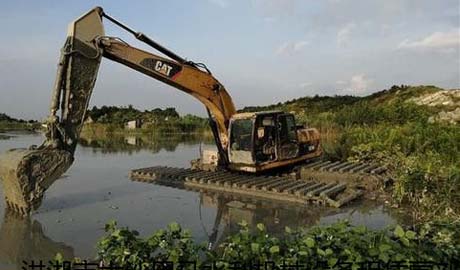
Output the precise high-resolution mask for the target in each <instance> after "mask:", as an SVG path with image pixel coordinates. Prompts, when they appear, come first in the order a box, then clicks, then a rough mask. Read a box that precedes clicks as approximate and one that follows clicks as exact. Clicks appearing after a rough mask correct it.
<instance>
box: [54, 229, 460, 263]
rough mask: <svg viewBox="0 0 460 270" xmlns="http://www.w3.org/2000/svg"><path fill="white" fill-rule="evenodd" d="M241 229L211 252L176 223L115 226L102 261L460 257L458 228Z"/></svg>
mask: <svg viewBox="0 0 460 270" xmlns="http://www.w3.org/2000/svg"><path fill="white" fill-rule="evenodd" d="M239 225H240V230H239V232H238V233H236V234H234V235H231V236H229V237H227V238H226V239H225V240H223V241H222V242H221V243H220V244H219V245H218V246H217V247H216V248H215V249H213V250H207V249H206V247H205V244H204V243H203V244H199V243H196V242H195V241H194V240H193V237H192V234H191V233H190V231H188V230H184V229H182V228H181V226H180V225H179V224H177V223H172V224H170V225H169V226H168V227H167V228H166V229H164V230H158V231H156V232H155V233H154V234H153V235H151V236H149V237H145V238H142V237H140V236H139V233H138V232H137V231H134V230H130V229H128V228H118V227H117V225H116V223H115V222H111V223H109V224H107V225H106V227H105V230H106V232H107V234H106V236H104V237H103V238H102V239H100V241H99V242H98V244H97V251H98V258H97V260H98V261H101V262H102V263H103V264H104V265H109V263H112V264H113V265H116V266H121V267H131V268H130V269H141V268H140V267H141V266H142V267H144V268H142V269H150V268H152V267H153V263H154V262H172V263H173V264H174V269H194V267H193V265H192V264H190V263H189V264H184V263H183V262H196V263H197V267H201V266H204V265H209V264H210V263H216V266H217V267H219V268H220V269H235V268H234V267H235V264H234V263H239V264H240V266H243V265H245V266H246V267H248V266H249V265H254V264H257V263H260V264H262V266H263V265H264V263H265V262H270V263H272V262H273V263H274V265H275V266H277V267H281V266H282V265H283V264H284V265H295V264H296V263H298V264H303V268H302V269H304V268H305V266H307V265H308V266H310V267H312V266H313V267H314V266H320V265H325V266H326V268H322V269H329V268H327V267H331V268H330V269H344V268H343V267H344V266H346V265H347V264H349V265H351V269H359V267H360V266H361V263H368V262H380V263H381V264H382V265H385V264H386V263H391V262H401V263H403V264H405V265H406V267H409V265H410V262H414V261H425V262H429V261H431V262H435V263H446V262H448V261H449V260H451V259H455V258H458V257H459V256H460V231H459V230H458V226H454V225H446V224H438V223H427V224H425V225H423V226H420V227H417V228H414V229H413V230H409V229H403V228H402V227H400V226H395V227H394V228H391V229H390V228H388V229H383V230H370V229H368V228H366V227H364V226H355V227H354V226H351V225H350V224H349V223H348V222H346V221H340V222H337V223H335V224H332V225H328V226H321V227H319V226H317V227H312V228H308V229H296V230H294V229H290V228H288V227H286V228H285V233H284V235H283V236H282V237H276V236H273V235H271V234H270V233H269V232H267V231H266V228H265V226H264V225H263V224H258V225H257V226H256V228H249V227H248V224H247V223H246V222H244V221H242V222H241V223H240V224H239ZM58 257H60V258H62V257H61V256H58ZM181 262H182V263H181ZM135 266H137V267H139V268H134V267H135ZM179 266H180V267H179ZM340 267H342V268H340ZM195 269H196V268H195ZM273 269H275V268H273ZM308 269H309V268H308ZM434 269H440V268H434Z"/></svg>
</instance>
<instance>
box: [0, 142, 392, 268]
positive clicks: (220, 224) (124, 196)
mask: <svg viewBox="0 0 460 270" xmlns="http://www.w3.org/2000/svg"><path fill="white" fill-rule="evenodd" d="M42 140H43V137H42V136H41V135H40V134H21V133H7V134H6V133H3V134H0V152H4V151H6V150H8V149H10V148H19V147H28V146H30V145H32V144H36V145H38V144H40V143H41V142H42ZM201 147H211V145H210V142H209V141H206V142H201V139H200V137H199V136H190V135H180V136H160V137H158V136H155V137H152V136H150V137H148V136H147V137H146V136H144V137H136V136H125V137H122V136H117V137H110V138H103V139H94V138H91V139H90V138H87V139H86V140H82V141H81V142H80V145H79V147H78V148H77V151H76V160H75V162H74V164H73V166H72V167H71V168H70V170H69V171H68V172H67V173H66V174H65V175H64V176H63V177H62V178H61V179H59V180H58V181H56V182H55V183H54V184H53V185H52V186H51V187H50V189H49V190H48V191H47V192H46V195H45V199H44V200H43V203H42V205H41V207H40V208H39V209H38V210H37V211H36V212H35V213H33V214H32V215H31V216H30V217H28V218H22V217H18V216H17V215H15V214H12V213H10V212H9V211H5V203H4V200H3V193H2V190H1V188H0V197H1V199H0V226H1V227H0V269H2V270H3V269H4V270H9V269H21V266H22V265H21V261H22V260H23V259H26V260H31V259H36V260H39V259H43V260H48V259H50V258H52V257H54V255H55V254H56V253H57V252H60V253H62V254H63V255H65V256H66V257H73V256H78V257H81V258H93V257H94V256H95V248H94V246H95V243H96V241H97V240H98V239H99V238H100V237H101V236H103V235H104V230H103V228H104V224H105V223H107V222H108V221H110V220H117V222H118V224H120V225H122V226H129V227H130V228H133V229H136V230H138V231H139V232H140V233H141V235H149V234H151V233H152V232H153V231H155V230H156V229H159V228H164V227H165V226H166V225H167V224H169V223H170V222H173V221H176V222H178V223H180V224H181V225H182V226H183V227H185V228H188V229H190V230H191V231H192V233H193V235H194V236H195V238H196V240H197V241H210V240H211V241H217V242H218V241H219V240H221V239H222V238H223V237H225V236H226V235H228V234H229V233H231V232H233V231H236V230H237V229H238V225H237V224H238V223H239V222H240V221H241V220H243V219H244V220H246V221H247V222H248V223H249V224H252V225H255V224H257V223H259V222H263V223H264V224H265V225H266V227H267V229H268V230H269V231H271V232H274V233H279V232H282V231H283V230H284V227H285V226H290V227H292V228H295V227H298V226H310V225H314V224H328V223H332V222H334V221H337V220H339V219H349V220H350V221H351V222H352V223H353V224H363V225H366V226H368V227H370V228H382V227H385V226H388V225H392V224H394V223H395V222H396V218H395V217H394V215H392V213H391V212H389V211H387V210H386V209H385V208H384V207H382V206H381V205H378V204H376V203H371V202H362V201H361V202H355V203H353V204H351V205H349V206H347V207H345V208H341V209H333V208H324V207H319V206H302V207H301V206H299V205H292V204H280V203H276V202H270V201H265V200H257V199H251V198H249V199H248V198H241V197H232V196H228V195H225V196H223V195H222V194H218V193H199V192H194V191H187V190H181V189H178V188H173V187H166V186H160V185H155V184H149V183H141V182H136V181H132V180H130V179H129V177H128V173H129V171H130V170H132V169H135V168H142V167H150V166H156V165H163V166H175V167H189V162H190V160H192V159H195V158H198V156H199V151H200V148H201Z"/></svg>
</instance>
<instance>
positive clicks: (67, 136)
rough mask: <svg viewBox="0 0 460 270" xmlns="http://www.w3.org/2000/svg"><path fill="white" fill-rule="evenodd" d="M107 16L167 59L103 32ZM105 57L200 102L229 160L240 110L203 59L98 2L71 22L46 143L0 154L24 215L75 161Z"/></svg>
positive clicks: (12, 202) (12, 203) (6, 184)
mask: <svg viewBox="0 0 460 270" xmlns="http://www.w3.org/2000/svg"><path fill="white" fill-rule="evenodd" d="M103 18H106V19H108V20H109V21H111V22H113V23H115V24H116V25H118V26H120V27H121V28H123V29H124V30H127V31H128V32H130V33H132V34H133V35H134V36H135V37H136V38H137V39H138V40H140V41H142V42H144V43H146V44H148V45H150V46H151V47H153V48H155V49H156V50H158V51H159V52H161V53H162V54H164V55H166V56H167V57H168V58H166V57H162V56H159V55H156V54H152V53H150V52H146V51H143V50H140V49H137V48H134V47H132V46H130V45H128V44H127V43H126V42H124V41H122V40H121V39H119V38H114V37H107V36H105V34H104V27H103V22H102V21H103ZM102 57H106V58H108V59H110V60H113V61H115V62H118V63H121V64H123V65H126V66H128V67H130V68H132V69H134V70H137V71H139V72H141V73H143V74H145V75H147V76H150V77H152V78H154V79H157V80H159V81H162V82H164V83H166V84H168V85H170V86H173V87H175V88H177V89H179V90H181V91H183V92H185V93H188V94H190V95H192V96H193V97H195V98H197V99H198V100H199V101H200V102H202V103H203V104H204V105H205V107H206V109H207V111H208V115H209V117H210V120H211V121H210V123H211V129H212V131H213V135H214V138H215V141H216V145H217V148H218V151H219V154H220V159H221V162H222V163H223V164H224V165H226V164H227V163H228V153H227V146H228V140H229V138H228V125H229V120H230V118H231V116H232V115H233V114H235V113H236V109H235V106H234V104H233V102H232V99H231V97H230V96H229V94H228V93H227V91H226V90H225V88H224V86H223V85H222V84H221V83H219V81H217V80H216V79H215V78H214V76H212V74H211V72H210V71H209V70H208V69H207V68H206V66H204V65H203V64H199V63H194V62H191V61H187V60H185V59H183V58H181V57H180V56H178V55H176V54H175V53H173V52H171V51H169V50H168V49H166V48H164V47H163V46H161V45H160V44H158V43H156V42H155V41H153V40H151V39H150V38H148V37H147V36H145V35H144V34H142V33H139V32H135V31H133V30H132V29H130V28H128V27H127V26H125V25H123V24H122V23H120V22H118V21H117V20H115V19H113V18H112V17H110V16H108V15H107V14H105V13H104V11H103V10H102V8H100V7H96V8H94V9H92V10H90V11H89V12H87V13H86V14H84V15H82V16H81V17H80V18H78V19H77V20H75V21H73V22H72V23H71V24H70V25H69V29H68V35H67V39H66V42H65V44H64V47H63V49H62V52H61V56H60V60H59V65H58V71H57V75H56V81H55V85H54V89H53V94H52V101H51V107H50V115H49V117H48V119H47V121H46V127H47V129H46V134H45V135H46V139H45V141H44V143H43V144H42V145H40V146H38V147H31V148H29V149H12V150H10V151H8V152H7V153H6V154H5V155H3V156H2V157H1V158H0V178H2V180H3V181H2V182H3V190H4V195H5V199H6V202H7V205H8V206H9V207H11V208H13V209H15V210H16V211H18V212H22V213H24V214H27V213H29V212H30V211H31V210H34V209H36V208H37V207H38V206H39V205H40V203H41V201H42V199H43V196H44V192H45V190H46V189H47V188H48V187H49V186H50V185H51V184H52V183H53V182H54V181H55V180H56V179H58V178H59V177H60V176H61V175H62V174H63V173H65V172H66V171H67V169H68V168H69V167H70V166H71V164H72V163H73V160H74V152H75V148H76V146H77V142H78V139H79V135H80V131H81V128H82V126H83V122H84V120H85V114H86V111H87V109H88V104H89V101H90V97H91V94H92V91H93V88H94V85H95V82H96V78H97V74H98V70H99V65H100V62H101V59H102Z"/></svg>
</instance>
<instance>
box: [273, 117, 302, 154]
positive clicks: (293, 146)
mask: <svg viewBox="0 0 460 270" xmlns="http://www.w3.org/2000/svg"><path fill="white" fill-rule="evenodd" d="M277 122H278V155H277V156H278V160H285V159H291V158H295V157H297V156H298V154H299V143H298V139H297V128H296V124H295V119H294V116H293V115H292V114H281V115H279V116H278V121H277Z"/></svg>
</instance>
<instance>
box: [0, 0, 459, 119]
mask: <svg viewBox="0 0 460 270" xmlns="http://www.w3.org/2000/svg"><path fill="white" fill-rule="evenodd" d="M94 6H102V7H103V8H104V10H105V12H106V13H107V14H109V15H111V16H112V17H115V18H117V19H118V20H120V21H122V22H124V23H125V24H127V25H129V26H130V27H131V28H134V29H136V30H137V31H140V32H143V33H144V34H146V35H148V36H150V37H151V38H152V39H154V40H156V41H158V42H159V43H161V44H162V45H164V46H166V47H167V48H169V49H171V50H172V51H174V52H176V53H177V54H178V55H180V56H182V57H184V58H187V59H189V60H193V61H194V62H203V63H205V64H206V65H207V66H208V68H209V69H210V70H211V71H212V72H213V75H214V76H215V77H216V78H218V80H219V81H220V82H221V83H223V84H224V85H225V86H226V88H227V90H228V91H229V93H230V95H231V96H232V98H233V101H234V102H235V105H236V106H237V108H242V107H244V106H249V105H267V104H272V103H277V102H280V101H281V102H282V101H286V100H290V99H293V98H298V97H302V96H311V95H335V94H338V95H345V94H347V95H348V94H350V95H359V96H362V95H367V94H369V93H372V92H376V91H379V90H382V89H387V88H390V87H391V86H392V85H395V84H396V85H400V84H408V85H421V84H429V85H437V86H440V87H443V88H449V89H450V88H460V7H459V1H458V0H443V1H433V0H321V1H319V0H183V1H159V0H158V1H157V0H138V1H114V0H110V1H90V0H79V1H51V0H41V1H22V0H16V1H7V0H3V1H1V3H0V33H1V34H2V38H1V39H2V40H1V41H2V42H0V97H1V99H0V112H4V113H7V114H9V115H11V116H13V117H17V118H25V119H37V120H42V119H43V118H44V117H46V115H47V114H48V107H49V104H50V99H51V91H52V87H53V83H54V80H55V74H56V65H57V61H58V58H59V52H60V48H61V46H62V44H63V43H64V40H65V37H66V29H67V25H68V23H69V22H71V21H72V20H73V19H75V18H77V17H78V16H79V15H81V14H82V13H84V12H86V11H87V10H90V9H91V8H93V7H94ZM105 23H106V34H107V35H110V36H117V37H121V38H123V40H125V41H127V42H129V43H130V44H131V45H133V46H136V47H139V48H143V49H148V50H151V49H149V48H148V47H146V46H145V45H144V44H142V43H139V42H138V41H136V40H135V39H133V38H132V37H130V36H129V35H127V34H126V33H125V32H123V31H122V30H121V29H119V28H115V27H113V26H111V25H110V23H109V22H107V21H106V22H105ZM152 50H153V49H152ZM129 104H132V105H133V106H135V107H137V108H139V109H142V110H144V109H153V108H157V107H160V108H166V107H176V108H177V110H178V111H179V112H180V113H181V114H186V113H192V114H197V115H205V109H204V106H203V105H202V104H201V103H199V102H198V101H196V100H195V99H194V98H192V97H191V96H188V95H187V94H185V93H182V92H180V91H178V90H175V89H174V88H172V87H170V86H167V85H165V84H163V83H161V82H158V81H156V80H154V79H151V78H149V77H146V76H145V75H142V74H140V73H138V72H136V71H134V70H131V69H129V68H127V67H125V66H122V65H120V64H117V63H114V62H111V61H110V60H108V59H103V63H102V65H101V68H100V72H99V77H98V79H97V82H96V87H95V89H94V92H93V96H92V98H91V102H90V106H94V105H96V106H101V105H117V106H127V105H129Z"/></svg>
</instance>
